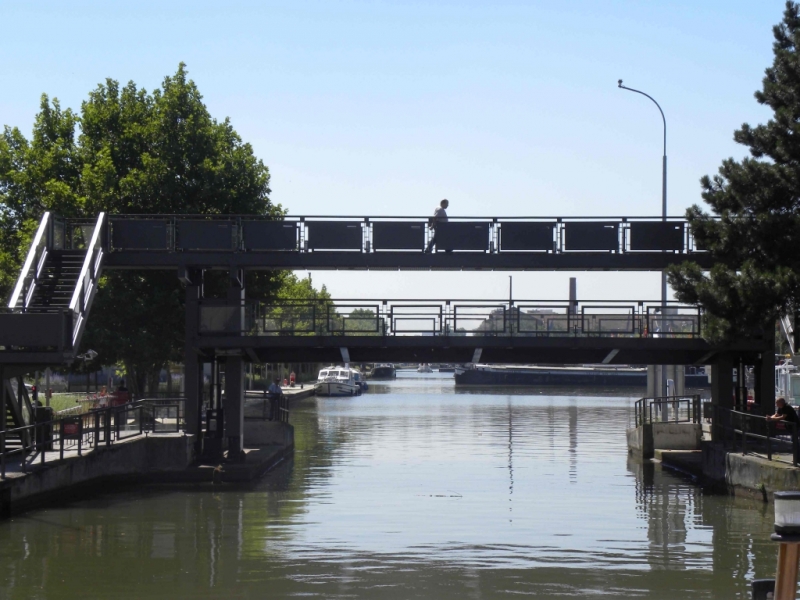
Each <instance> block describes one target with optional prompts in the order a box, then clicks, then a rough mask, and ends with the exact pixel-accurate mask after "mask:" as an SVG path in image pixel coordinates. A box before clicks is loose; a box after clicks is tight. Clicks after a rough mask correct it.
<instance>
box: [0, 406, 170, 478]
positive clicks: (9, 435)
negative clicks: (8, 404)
mask: <svg viewBox="0 0 800 600" xmlns="http://www.w3.org/2000/svg"><path fill="white" fill-rule="evenodd" d="M184 403H185V400H184V399H183V398H158V399H143V400H137V401H135V402H131V403H128V404H123V405H121V406H111V407H105V408H95V409H90V410H89V411H88V412H84V413H82V414H79V415H66V416H64V415H59V416H58V417H56V418H53V419H49V420H46V421H40V422H35V423H31V424H30V425H25V426H23V427H15V428H11V429H0V477H2V478H5V476H6V466H7V462H8V460H9V459H11V458H19V460H20V466H21V469H22V471H23V472H25V471H26V470H27V468H28V464H29V463H28V458H29V457H30V456H32V455H33V456H35V458H34V460H33V461H31V463H33V462H35V461H39V462H40V463H41V464H44V463H45V462H46V460H47V453H48V452H57V453H58V458H59V460H63V458H64V452H65V451H77V453H78V455H79V456H80V455H82V454H83V451H84V450H87V449H91V448H97V447H98V446H101V445H107V446H108V445H111V444H113V443H114V442H117V441H122V440H125V439H128V438H131V437H135V436H140V435H143V434H150V433H152V434H159V433H176V432H180V431H182V430H184V428H185V420H184V415H185V408H184ZM12 440H13V441H14V442H15V444H11V445H10V444H9V442H10V441H12ZM23 440H29V441H28V442H25V441H23Z"/></svg>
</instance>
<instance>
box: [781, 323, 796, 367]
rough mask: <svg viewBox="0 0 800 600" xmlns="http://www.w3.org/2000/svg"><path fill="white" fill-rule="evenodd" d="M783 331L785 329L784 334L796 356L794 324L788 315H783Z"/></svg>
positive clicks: (793, 354)
mask: <svg viewBox="0 0 800 600" xmlns="http://www.w3.org/2000/svg"><path fill="white" fill-rule="evenodd" d="M781 331H783V336H784V337H785V338H786V341H787V342H788V344H789V352H790V353H791V355H792V357H793V358H794V356H795V352H794V325H793V324H792V321H791V320H790V319H789V316H788V315H781Z"/></svg>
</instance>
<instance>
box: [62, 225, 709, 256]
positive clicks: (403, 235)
mask: <svg viewBox="0 0 800 600" xmlns="http://www.w3.org/2000/svg"><path fill="white" fill-rule="evenodd" d="M431 223H432V218H431V217H393V216H379V217H375V216H287V217H285V218H284V219H282V220H270V219H269V218H266V217H258V216H254V215H224V216H222V215H194V216H193V215H113V216H110V217H109V227H108V232H107V237H106V240H105V247H106V248H107V249H108V250H109V251H110V252H130V251H136V252H142V251H150V252H209V251H211V252H232V253H236V252H301V253H306V252H326V251H350V252H361V253H380V252H424V251H425V250H426V248H427V246H428V244H429V243H430V242H431V240H432V238H433V236H434V231H435V234H436V249H437V250H438V251H444V252H484V253H520V252H523V253H570V252H606V253H648V252H671V253H676V254H693V253H698V252H702V250H701V249H700V248H698V247H697V245H696V243H695V241H694V238H693V236H692V234H691V231H690V229H689V227H688V226H687V223H686V221H685V219H683V218H676V217H671V218H668V219H666V220H665V219H662V218H661V217H451V218H450V219H449V220H448V221H447V222H444V223H438V224H437V226H436V229H435V230H434V229H432V228H431V227H430V225H431ZM67 230H68V231H69V230H71V229H70V227H69V226H68V227H67Z"/></svg>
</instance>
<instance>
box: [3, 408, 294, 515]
mask: <svg viewBox="0 0 800 600" xmlns="http://www.w3.org/2000/svg"><path fill="white" fill-rule="evenodd" d="M248 425H249V426H250V427H254V428H256V429H258V431H254V432H251V435H252V437H253V439H256V438H260V439H261V440H264V441H263V442H262V443H261V444H260V445H254V444H252V443H251V444H249V445H248V444H246V445H245V450H244V460H242V461H239V462H226V461H219V462H217V463H216V464H209V463H203V462H200V461H198V460H197V458H196V456H195V447H196V441H197V438H196V436H194V435H184V434H182V433H170V434H157V435H155V434H153V435H149V436H141V435H140V436H135V437H131V438H128V439H123V440H118V441H116V442H115V443H113V444H111V445H104V444H101V445H99V446H98V447H96V448H93V447H83V448H81V449H80V450H78V449H77V447H71V448H70V449H68V450H67V449H65V450H64V452H63V455H62V454H61V453H60V452H56V451H51V452H45V453H44V456H42V453H36V454H33V455H30V456H28V457H26V458H25V460H24V464H23V461H21V460H17V461H14V462H9V463H7V464H6V476H5V478H3V479H2V480H0V517H8V516H11V515H14V514H18V513H21V512H24V511H28V510H32V509H34V508H38V507H42V506H47V505H50V504H54V503H57V502H58V503H60V502H63V501H64V499H65V498H72V497H76V496H88V495H91V494H92V493H93V491H95V490H98V489H100V490H103V491H108V490H109V489H112V488H114V487H115V486H122V485H126V484H128V485H129V484H142V485H144V484H169V485H176V484H191V485H196V486H201V487H202V486H203V485H204V484H210V485H220V484H233V483H250V482H254V481H256V480H258V479H259V478H261V477H262V476H264V475H265V474H266V473H267V472H269V471H270V470H271V469H273V468H274V467H275V466H276V465H278V464H279V463H280V462H282V461H283V460H284V459H286V458H287V457H289V456H291V454H292V452H293V450H294V429H293V428H292V426H291V425H289V424H287V423H280V422H272V421H267V422H263V421H259V422H255V423H247V424H246V427H247V426H248Z"/></svg>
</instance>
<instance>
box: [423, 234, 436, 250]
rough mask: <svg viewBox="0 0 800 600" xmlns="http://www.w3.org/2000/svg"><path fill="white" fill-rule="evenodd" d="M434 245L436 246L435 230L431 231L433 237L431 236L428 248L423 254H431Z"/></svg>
mask: <svg viewBox="0 0 800 600" xmlns="http://www.w3.org/2000/svg"><path fill="white" fill-rule="evenodd" d="M435 245H436V229H434V230H433V235H432V236H431V240H430V241H429V242H428V247H427V248H426V249H425V252H431V251H432V250H433V247H434V246H435Z"/></svg>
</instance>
